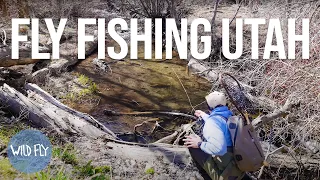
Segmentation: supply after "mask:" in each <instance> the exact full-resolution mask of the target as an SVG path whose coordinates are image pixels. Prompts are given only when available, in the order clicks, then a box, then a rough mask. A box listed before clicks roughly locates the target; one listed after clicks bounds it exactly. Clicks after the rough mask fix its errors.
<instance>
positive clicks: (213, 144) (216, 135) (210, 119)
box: [200, 106, 232, 156]
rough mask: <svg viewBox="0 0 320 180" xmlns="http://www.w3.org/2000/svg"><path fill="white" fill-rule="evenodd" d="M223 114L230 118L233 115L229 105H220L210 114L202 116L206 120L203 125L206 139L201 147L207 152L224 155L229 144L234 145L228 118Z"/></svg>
mask: <svg viewBox="0 0 320 180" xmlns="http://www.w3.org/2000/svg"><path fill="white" fill-rule="evenodd" d="M221 116H223V117H224V118H226V119H228V118H229V117H230V116H232V112H231V111H230V110H229V109H228V107H227V106H219V107H216V108H215V109H213V111H212V112H211V114H210V115H208V114H205V115H203V116H202V119H203V120H204V122H205V124H204V127H203V137H204V138H205V141H204V142H202V143H201V146H200V148H201V150H202V151H204V152H206V153H207V154H212V155H217V156H222V155H224V154H225V153H226V152H227V146H232V140H231V135H230V132H229V129H228V127H227V122H226V119H224V118H222V117H221Z"/></svg>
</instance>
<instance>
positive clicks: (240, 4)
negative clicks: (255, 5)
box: [229, 0, 243, 25]
mask: <svg viewBox="0 0 320 180" xmlns="http://www.w3.org/2000/svg"><path fill="white" fill-rule="evenodd" d="M242 2H243V0H242V1H241V2H240V3H239V7H238V9H237V11H236V13H235V14H234V16H233V18H232V19H231V21H230V23H229V25H231V23H232V21H233V20H234V19H235V18H236V16H237V14H238V12H239V10H240V8H241V6H242Z"/></svg>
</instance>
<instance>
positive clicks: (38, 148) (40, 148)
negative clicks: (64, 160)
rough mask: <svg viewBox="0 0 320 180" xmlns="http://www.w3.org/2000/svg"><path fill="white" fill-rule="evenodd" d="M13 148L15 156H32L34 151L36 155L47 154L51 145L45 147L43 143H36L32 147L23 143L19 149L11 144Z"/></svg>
mask: <svg viewBox="0 0 320 180" xmlns="http://www.w3.org/2000/svg"><path fill="white" fill-rule="evenodd" d="M10 148H11V150H12V154H13V155H14V156H30V155H31V154H32V153H33V152H34V156H47V150H48V149H49V147H45V146H44V145H43V144H35V145H33V149H32V147H30V146H28V145H26V144H25V145H21V146H19V147H18V149H16V150H15V149H14V147H13V146H12V145H11V146H10Z"/></svg>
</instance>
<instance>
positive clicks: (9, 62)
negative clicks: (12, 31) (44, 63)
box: [0, 44, 51, 67]
mask: <svg viewBox="0 0 320 180" xmlns="http://www.w3.org/2000/svg"><path fill="white" fill-rule="evenodd" d="M26 45H27V44H26ZM39 52H40V53H48V52H51V49H49V48H46V47H40V49H39ZM38 61H40V59H31V48H30V47H28V46H27V47H26V46H20V47H19V59H12V58H11V47H10V46H4V47H1V48H0V67H10V66H15V65H27V64H34V63H36V62H38Z"/></svg>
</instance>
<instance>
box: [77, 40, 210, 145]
mask: <svg viewBox="0 0 320 180" xmlns="http://www.w3.org/2000/svg"><path fill="white" fill-rule="evenodd" d="M112 43H114V42H109V43H107V45H109V46H110V44H112ZM143 51H144V48H143V46H139V49H138V53H139V55H138V57H139V59H138V60H130V58H126V59H124V61H118V62H116V63H112V64H110V69H109V71H108V72H105V73H101V72H99V71H98V70H97V69H96V67H95V65H93V64H92V60H93V59H94V58H95V57H97V54H93V55H92V56H90V57H88V58H87V59H86V60H84V61H82V62H81V63H79V64H78V65H77V66H76V67H75V69H74V71H75V72H78V73H81V74H84V75H86V76H88V77H89V78H91V79H92V80H93V81H94V82H95V83H96V84H97V85H98V89H99V93H98V96H99V98H100V101H99V103H97V104H94V105H92V104H91V105H90V104H77V105H74V108H76V109H78V110H81V111H83V112H87V113H89V114H91V115H93V116H94V117H95V118H97V119H98V120H99V121H101V122H103V123H104V124H105V125H106V126H107V127H108V128H110V129H111V130H113V131H114V132H116V133H121V132H122V133H123V132H132V131H133V128H134V126H135V125H137V124H139V123H142V122H143V121H152V122H149V123H145V124H143V126H141V127H139V128H140V129H141V130H140V129H139V128H137V130H139V131H140V132H143V133H144V134H145V136H144V137H145V138H147V141H152V140H153V138H159V137H161V136H165V135H168V134H170V133H172V132H173V131H174V129H175V128H177V127H180V125H181V124H185V123H188V122H190V119H184V118H177V117H168V116H167V117H165V116H164V117H159V116H158V117H139V116H105V115H104V113H103V110H104V109H107V110H114V111H117V112H133V111H157V110H161V111H177V112H184V113H190V114H191V113H192V112H193V108H192V107H191V105H190V103H191V104H192V105H193V106H196V105H198V104H200V103H202V102H203V101H204V96H205V95H206V94H207V93H208V92H209V91H210V88H211V86H210V83H208V81H206V80H204V79H202V78H199V77H197V76H195V75H192V74H191V73H188V71H187V62H186V61H185V60H180V59H179V57H178V55H177V53H173V55H174V57H173V59H171V60H155V59H151V60H146V59H143V57H144V54H143ZM105 61H106V62H111V61H113V60H111V59H110V58H106V60H105ZM180 81H181V82H180ZM187 94H188V96H189V98H190V101H189V98H188V96H187ZM196 108H203V106H202V107H201V106H197V107H196ZM156 121H157V122H159V124H160V126H157V127H155V124H156V123H155V122H156ZM154 136H156V137H154ZM128 137H129V136H128ZM130 137H131V136H130ZM139 141H141V140H139Z"/></svg>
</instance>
